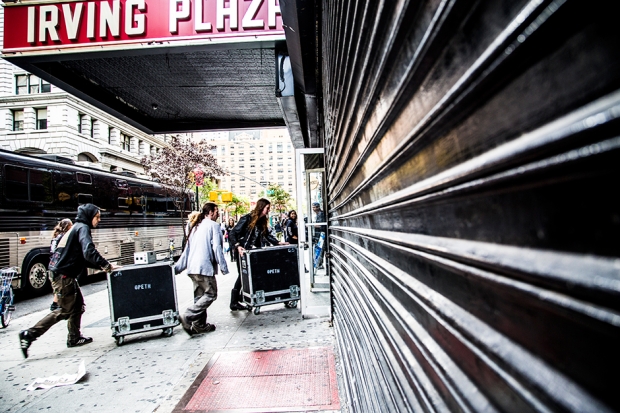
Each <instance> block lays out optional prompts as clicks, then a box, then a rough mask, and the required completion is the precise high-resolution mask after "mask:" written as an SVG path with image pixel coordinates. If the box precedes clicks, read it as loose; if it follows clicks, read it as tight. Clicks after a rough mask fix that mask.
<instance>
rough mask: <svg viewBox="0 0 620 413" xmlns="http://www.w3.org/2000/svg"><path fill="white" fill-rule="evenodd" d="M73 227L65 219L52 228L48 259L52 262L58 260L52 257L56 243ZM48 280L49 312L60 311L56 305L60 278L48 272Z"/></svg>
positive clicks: (55, 256)
mask: <svg viewBox="0 0 620 413" xmlns="http://www.w3.org/2000/svg"><path fill="white" fill-rule="evenodd" d="M72 226H73V222H72V221H71V220H70V219H69V218H65V219H63V220H61V221H60V222H59V223H58V225H56V227H54V233H53V234H52V242H51V243H50V257H51V258H52V260H56V259H57V258H58V254H56V255H54V253H55V252H56V249H57V247H58V243H59V242H60V240H61V239H62V237H63V236H64V235H65V234H66V233H67V231H69V230H70V229H71V227H72ZM49 278H50V282H51V283H52V290H53V291H52V296H53V297H52V305H50V311H55V310H58V309H60V305H58V294H60V291H59V288H60V282H59V279H60V277H59V276H58V274H57V273H56V272H55V271H52V270H49Z"/></svg>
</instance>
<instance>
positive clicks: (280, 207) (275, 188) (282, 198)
mask: <svg viewBox="0 0 620 413" xmlns="http://www.w3.org/2000/svg"><path fill="white" fill-rule="evenodd" d="M266 192H267V199H268V200H269V202H271V205H272V207H273V209H274V210H275V211H277V212H285V211H286V209H287V205H288V202H289V201H290V199H291V194H289V193H288V192H286V190H284V188H282V187H281V186H280V185H278V184H269V186H268V187H267V191H266Z"/></svg>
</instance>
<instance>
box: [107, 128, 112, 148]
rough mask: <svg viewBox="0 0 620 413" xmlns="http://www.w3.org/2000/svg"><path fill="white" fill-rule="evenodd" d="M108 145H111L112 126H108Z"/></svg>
mask: <svg viewBox="0 0 620 413" xmlns="http://www.w3.org/2000/svg"><path fill="white" fill-rule="evenodd" d="M108 144H112V126H108Z"/></svg>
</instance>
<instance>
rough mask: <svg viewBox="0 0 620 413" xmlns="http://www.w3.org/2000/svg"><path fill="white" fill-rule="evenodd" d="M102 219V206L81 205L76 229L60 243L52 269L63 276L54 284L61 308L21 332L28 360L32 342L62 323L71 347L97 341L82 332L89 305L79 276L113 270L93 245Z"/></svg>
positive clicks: (21, 343) (21, 345)
mask: <svg viewBox="0 0 620 413" xmlns="http://www.w3.org/2000/svg"><path fill="white" fill-rule="evenodd" d="M100 220H101V213H100V212H99V207H97V206H95V205H93V204H86V205H81V206H80V207H79V208H78V213H77V217H76V218H75V223H74V224H73V227H72V228H71V229H70V230H69V231H68V232H67V233H66V234H65V236H64V237H63V238H62V239H61V240H60V243H59V245H58V247H57V248H63V250H62V252H61V253H60V257H59V258H58V261H57V262H56V263H55V265H53V264H51V265H50V270H51V271H54V272H55V273H56V274H59V277H58V278H57V279H56V280H55V281H54V283H55V285H54V290H55V291H56V290H57V291H59V296H58V304H59V305H60V308H59V309H57V310H54V311H51V312H50V313H49V314H47V315H46V316H45V317H43V318H42V319H41V320H40V321H39V322H38V323H37V324H35V325H34V326H33V327H31V328H29V329H28V330H22V331H20V333H19V341H20V347H21V350H22V352H23V353H24V357H28V348H29V347H30V345H31V344H32V342H33V341H35V340H36V339H37V338H39V337H40V336H42V335H43V334H44V333H45V332H46V331H47V330H49V329H50V328H51V327H52V326H53V325H54V324H56V323H57V322H59V321H61V320H67V329H68V330H69V334H68V335H67V347H77V346H83V345H84V344H88V343H91V342H92V341H93V339H92V338H90V337H83V336H82V333H81V332H80V325H81V322H82V314H83V313H84V311H85V308H84V307H85V306H84V297H83V296H82V291H81V290H80V286H79V284H78V282H77V277H78V275H80V274H81V273H82V271H83V270H84V269H85V268H87V267H89V268H95V269H102V270H104V271H107V272H109V271H111V270H112V269H113V267H112V265H111V264H110V263H109V262H108V261H107V260H106V259H105V258H103V257H102V256H101V254H99V251H97V249H96V248H95V244H93V239H92V236H91V229H92V228H95V227H97V225H99V221H100Z"/></svg>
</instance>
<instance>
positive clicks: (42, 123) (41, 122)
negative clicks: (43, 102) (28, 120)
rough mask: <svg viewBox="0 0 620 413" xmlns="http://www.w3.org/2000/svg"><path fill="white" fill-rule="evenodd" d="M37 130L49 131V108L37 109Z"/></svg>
mask: <svg viewBox="0 0 620 413" xmlns="http://www.w3.org/2000/svg"><path fill="white" fill-rule="evenodd" d="M36 113H37V129H39V130H41V129H47V108H42V109H36Z"/></svg>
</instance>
